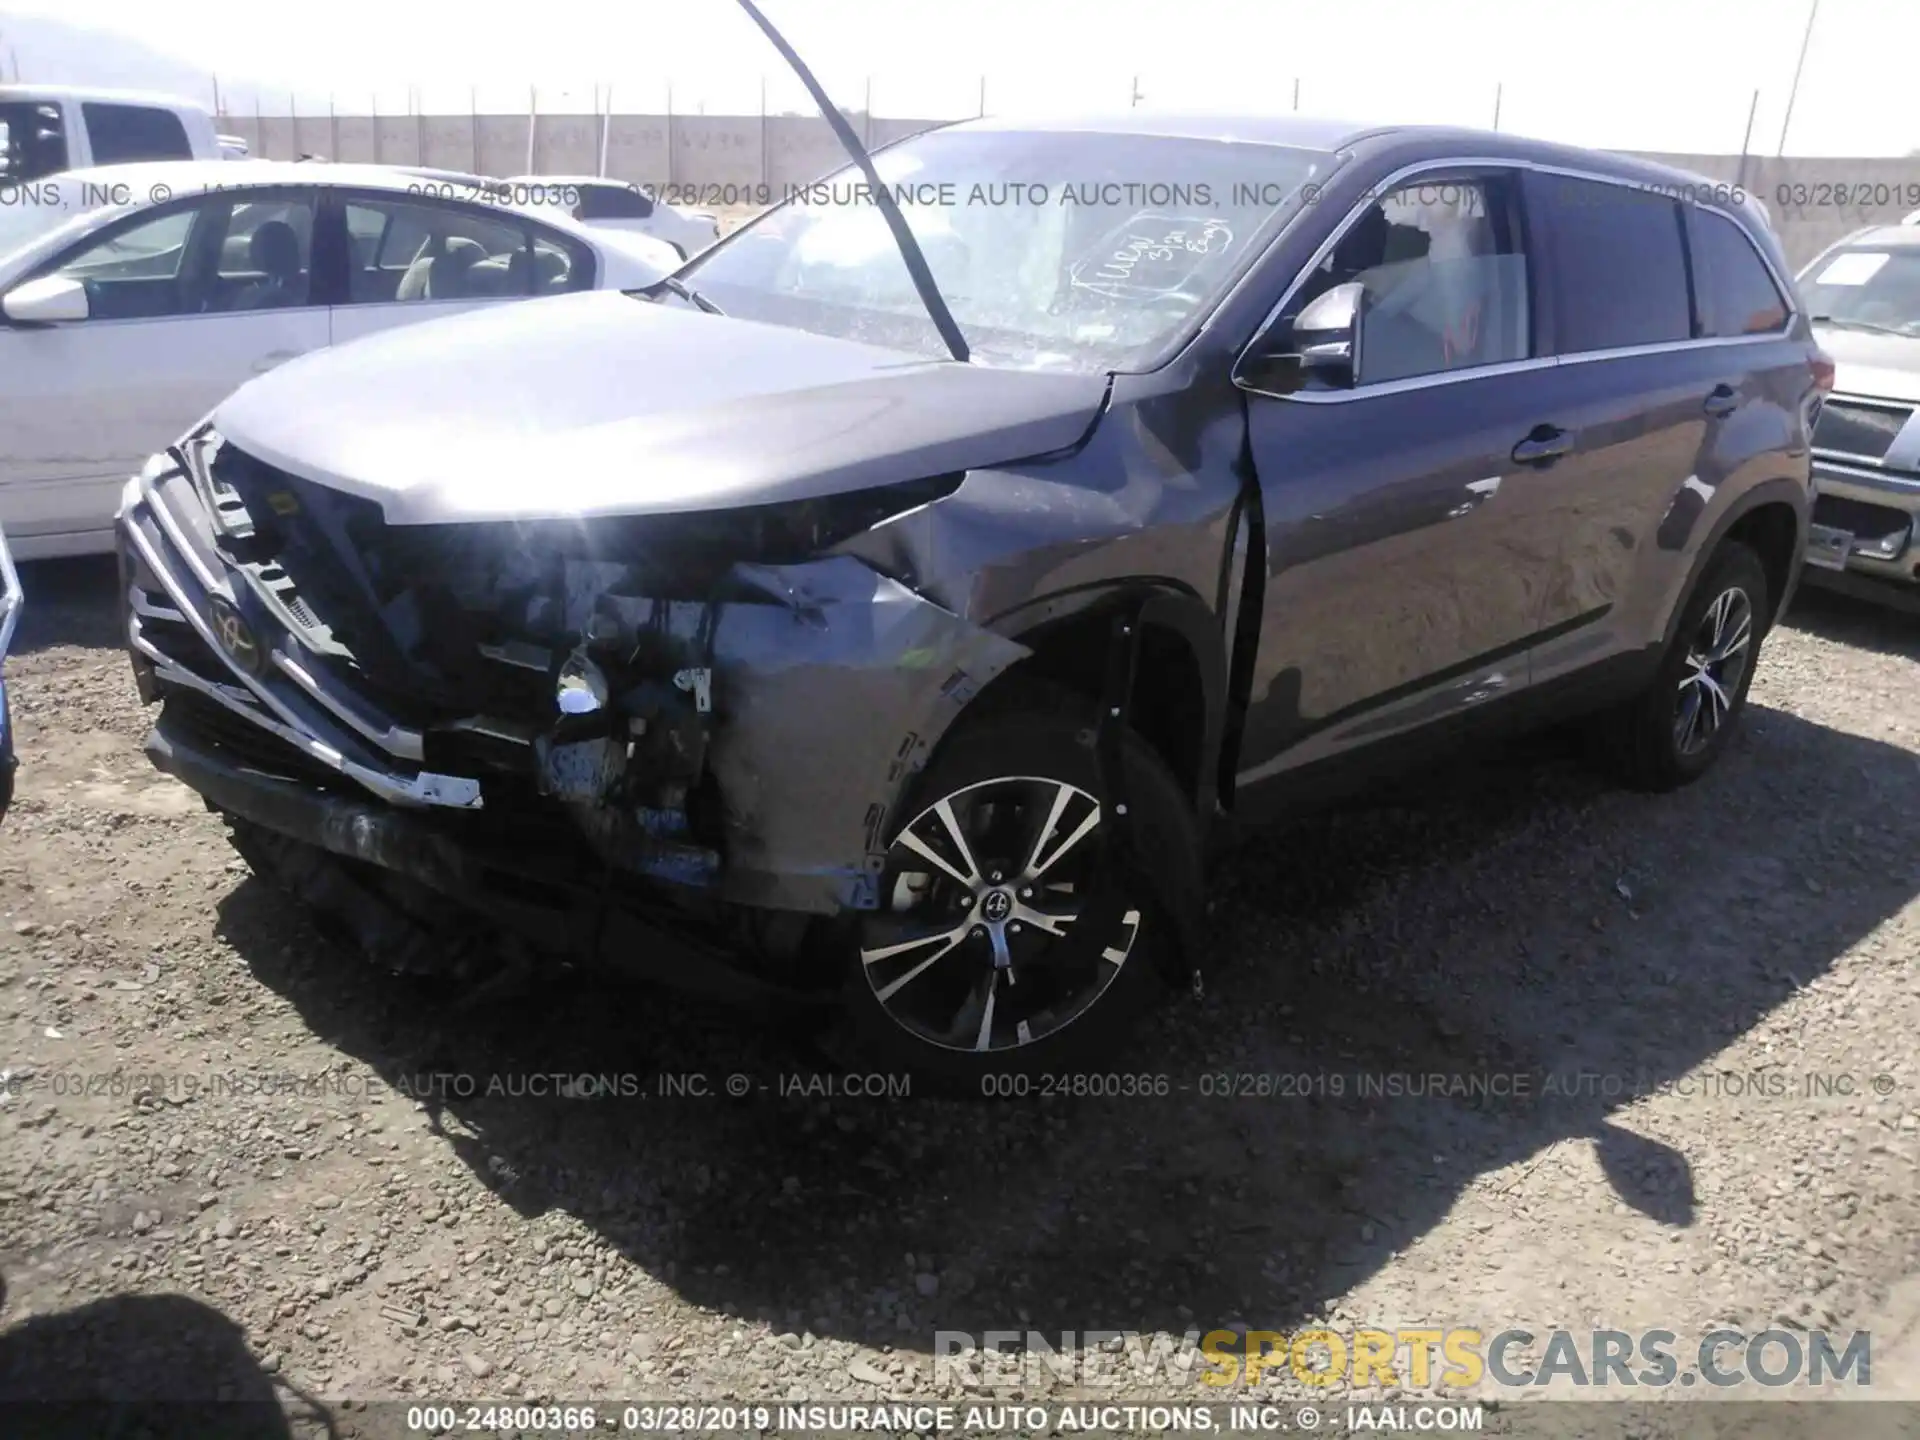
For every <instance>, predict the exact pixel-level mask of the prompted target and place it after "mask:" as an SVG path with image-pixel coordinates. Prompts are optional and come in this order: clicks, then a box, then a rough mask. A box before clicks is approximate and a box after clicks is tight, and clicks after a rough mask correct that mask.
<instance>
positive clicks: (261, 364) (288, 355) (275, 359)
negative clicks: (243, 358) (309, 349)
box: [253, 350, 300, 375]
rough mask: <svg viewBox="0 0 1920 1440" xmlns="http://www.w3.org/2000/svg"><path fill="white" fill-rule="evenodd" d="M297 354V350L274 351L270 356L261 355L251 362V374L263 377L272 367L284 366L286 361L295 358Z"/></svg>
mask: <svg viewBox="0 0 1920 1440" xmlns="http://www.w3.org/2000/svg"><path fill="white" fill-rule="evenodd" d="M299 354H300V352H299V351H298V350H275V351H273V352H272V353H271V354H268V355H262V356H261V357H260V358H259V359H258V360H256V361H254V362H253V373H254V374H256V375H264V374H266V373H267V371H269V370H271V369H273V367H274V366H276V365H284V364H286V363H287V361H289V360H292V359H295V358H297V357H298V356H299Z"/></svg>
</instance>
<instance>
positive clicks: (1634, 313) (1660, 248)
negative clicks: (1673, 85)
mask: <svg viewBox="0 0 1920 1440" xmlns="http://www.w3.org/2000/svg"><path fill="white" fill-rule="evenodd" d="M1530 184H1533V185H1537V190H1530V191H1529V194H1530V195H1532V194H1538V195H1539V196H1540V198H1541V199H1542V200H1543V201H1544V202H1545V203H1544V207H1543V208H1544V209H1545V210H1546V211H1547V213H1548V215H1549V216H1550V220H1551V227H1552V236H1553V252H1552V253H1553V264H1552V266H1551V267H1550V270H1551V274H1552V276H1553V286H1554V290H1553V295H1554V324H1555V329H1556V331H1557V339H1558V346H1557V348H1558V350H1559V352H1560V353H1561V354H1563V355H1578V354H1582V353H1584V352H1587V351H1593V350H1613V349H1618V348H1621V347H1623V346H1629V345H1658V344H1663V343H1665V342H1668V341H1673V340H1686V339H1690V338H1692V335H1693V309H1692V304H1691V296H1690V293H1689V290H1688V285H1687V256H1686V247H1685V243H1684V238H1683V237H1684V231H1683V228H1682V227H1683V223H1684V222H1683V218H1682V212H1681V209H1680V206H1679V205H1678V204H1677V203H1675V202H1674V201H1672V200H1670V199H1667V198H1666V197H1664V196H1661V195H1656V194H1653V193H1651V192H1649V191H1646V190H1637V189H1634V188H1633V187H1632V186H1629V185H1611V184H1607V183H1604V182H1602V181H1598V180H1578V179H1575V178H1573V177H1572V176H1568V175H1548V174H1535V175H1533V176H1531V177H1530Z"/></svg>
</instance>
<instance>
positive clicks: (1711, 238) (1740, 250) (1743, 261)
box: [1693, 210, 1787, 339]
mask: <svg viewBox="0 0 1920 1440" xmlns="http://www.w3.org/2000/svg"><path fill="white" fill-rule="evenodd" d="M1693 276H1694V288H1695V294H1696V295H1697V296H1698V300H1699V306H1700V333H1701V334H1702V335H1709V336H1713V337H1715V338H1716V339H1723V338H1727V337H1731V336H1735V335H1770V334H1773V333H1774V332H1776V331H1779V330H1783V329H1785V328H1786V324H1787V302H1786V301H1785V300H1784V299H1782V298H1781V295H1780V287H1779V286H1778V285H1776V284H1774V283H1773V276H1772V275H1771V274H1770V273H1769V272H1768V270H1767V266H1766V262H1765V261H1763V260H1762V259H1761V258H1760V255H1759V252H1758V251H1756V250H1755V249H1754V248H1753V241H1751V240H1750V239H1748V238H1747V232H1746V231H1744V230H1742V229H1741V228H1740V227H1739V226H1738V225H1736V224H1735V223H1734V222H1733V221H1731V220H1729V219H1728V218H1727V217H1726V216H1724V215H1717V214H1715V213H1714V212H1713V211H1711V210H1697V211H1695V212H1694V216H1693Z"/></svg>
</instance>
